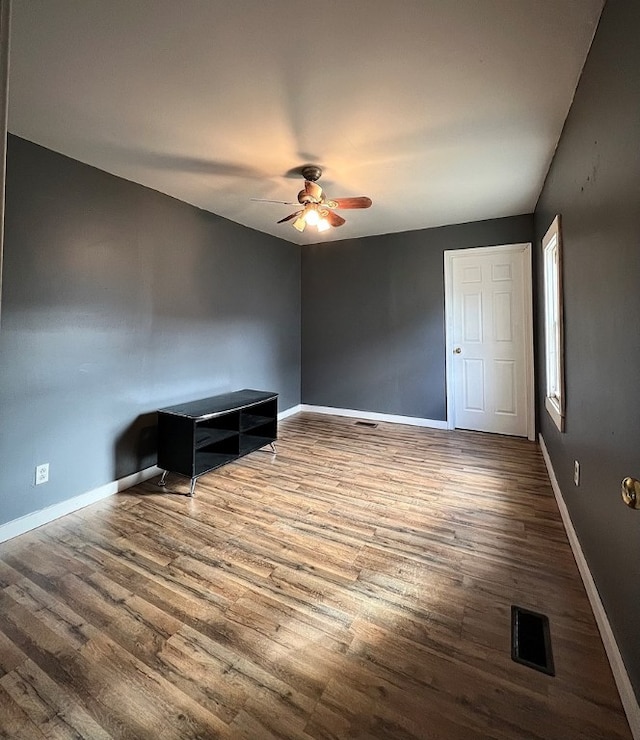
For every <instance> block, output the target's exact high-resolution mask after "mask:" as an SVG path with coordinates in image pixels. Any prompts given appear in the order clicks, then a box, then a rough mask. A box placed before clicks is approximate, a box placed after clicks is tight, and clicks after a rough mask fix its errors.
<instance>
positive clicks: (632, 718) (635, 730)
mask: <svg viewBox="0 0 640 740" xmlns="http://www.w3.org/2000/svg"><path fill="white" fill-rule="evenodd" d="M539 439H540V448H541V449H542V456H543V457H544V462H545V464H546V466H547V472H548V473H549V479H550V480H551V487H552V488H553V493H554V495H555V497H556V501H557V503H558V509H560V516H561V517H562V522H563V524H564V528H565V529H566V531H567V537H568V538H569V544H570V545H571V549H572V551H573V556H574V558H575V560H576V564H577V565H578V570H579V571H580V575H581V576H582V582H583V583H584V587H585V590H586V592H587V596H588V597H589V602H590V603H591V608H592V609H593V615H594V617H595V619H596V624H597V625H598V629H599V630H600V637H601V638H602V642H603V644H604V649H605V651H606V653H607V657H608V658H609V663H610V665H611V670H612V672H613V677H614V679H615V682H616V686H617V687H618V692H619V693H620V700H621V701H622V706H623V707H624V711H625V713H626V715H627V720H628V722H629V727H630V728H631V734H632V735H633V737H634V740H640V704H638V699H637V698H636V695H635V692H634V690H633V686H632V685H631V681H630V680H629V674H628V673H627V669H626V668H625V665H624V661H623V659H622V655H621V654H620V649H619V648H618V644H617V643H616V638H615V637H614V635H613V631H612V629H611V625H610V624H609V618H608V617H607V612H606V611H605V609H604V605H603V603H602V600H601V599H600V594H599V593H598V587H597V586H596V583H595V581H594V580H593V576H592V575H591V571H590V570H589V565H588V564H587V561H586V558H585V556H584V553H583V552H582V547H581V546H580V540H578V536H577V534H576V531H575V529H574V528H573V523H572V521H571V517H570V516H569V510H568V509H567V505H566V504H565V502H564V498H563V496H562V491H561V490H560V486H559V484H558V479H557V478H556V474H555V471H554V469H553V465H552V463H551V458H550V457H549V452H548V450H547V446H546V445H545V443H544V437H543V436H542V434H540V435H539Z"/></svg>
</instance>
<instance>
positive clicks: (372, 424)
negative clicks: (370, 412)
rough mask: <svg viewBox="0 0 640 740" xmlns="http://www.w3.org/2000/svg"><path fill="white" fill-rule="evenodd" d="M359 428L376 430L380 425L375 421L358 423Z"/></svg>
mask: <svg viewBox="0 0 640 740" xmlns="http://www.w3.org/2000/svg"><path fill="white" fill-rule="evenodd" d="M356 426H357V427H367V429H375V428H376V427H377V426H378V425H377V424H376V423H375V422H373V421H356Z"/></svg>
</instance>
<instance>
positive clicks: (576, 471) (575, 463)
mask: <svg viewBox="0 0 640 740" xmlns="http://www.w3.org/2000/svg"><path fill="white" fill-rule="evenodd" d="M573 482H574V483H575V484H576V486H579V485H580V463H579V462H578V461H577V460H574V461H573Z"/></svg>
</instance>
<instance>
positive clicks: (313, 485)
mask: <svg viewBox="0 0 640 740" xmlns="http://www.w3.org/2000/svg"><path fill="white" fill-rule="evenodd" d="M169 488H170V489H172V490H174V491H181V492H186V491H187V490H188V483H187V482H186V481H184V480H180V479H179V478H176V477H174V476H170V477H169ZM511 604H518V605H520V606H523V607H525V608H530V609H533V610H535V611H541V612H544V613H545V614H547V615H548V616H549V619H550V625H551V636H552V641H553V652H554V659H555V666H556V676H555V677H550V676H547V675H544V674H542V673H540V672H537V671H534V670H532V669H530V668H527V667H525V666H522V665H519V664H516V663H514V662H513V661H512V660H511V657H510V607H511ZM0 734H1V736H2V737H8V738H12V739H13V738H28V740H36V739H38V738H90V739H91V740H94V739H95V740H97V739H99V738H154V739H158V738H163V739H164V738H247V739H248V740H263V739H264V740H266V739H268V738H291V739H301V740H302V739H306V740H309V739H310V738H327V739H328V738H345V739H346V738H369V739H372V738H384V739H385V740H386V739H391V740H396V739H397V740H415V739H416V738H421V739H427V738H428V739H429V740H433V739H436V738H443V739H445V740H450V739H458V738H460V739H462V738H464V740H471V739H473V738H500V739H503V740H520V739H525V738H532V739H534V738H537V739H539V740H555V739H557V740H578V739H582V738H586V739H591V738H602V739H603V740H604V739H605V738H606V740H616V739H623V738H624V739H625V740H628V739H629V738H630V737H631V735H630V732H629V729H628V726H627V723H626V720H625V718H624V715H623V712H622V709H621V706H620V701H619V698H618V695H617V693H616V690H615V686H614V683H613V679H612V676H611V671H610V669H609V666H608V663H607V661H606V658H605V654H604V650H603V647H602V644H601V642H600V638H599V635H598V632H597V628H596V625H595V622H594V619H593V615H592V613H591V611H590V607H589V604H588V601H587V598H586V595H585V592H584V589H583V587H582V583H581V581H580V577H579V575H578V571H577V568H576V565H575V563H574V560H573V556H572V554H571V551H570V548H569V545H568V542H567V539H566V536H565V533H564V529H563V526H562V523H561V520H560V517H559V514H558V511H557V507H556V504H555V501H554V498H553V494H552V492H551V488H550V485H549V481H548V478H547V476H546V472H545V469H544V464H543V461H542V458H541V455H540V452H539V449H538V447H537V445H535V444H534V443H532V442H528V441H526V440H521V439H507V438H500V437H495V436H492V435H485V434H478V433H471V432H443V431H435V430H429V429H420V428H415V427H405V426H398V425H390V424H379V425H378V427H377V428H376V429H368V428H360V427H357V426H355V425H354V421H353V420H352V419H344V418H338V417H326V416H319V415H313V414H301V415H299V416H296V417H292V418H290V419H288V420H287V421H285V422H283V423H282V424H281V427H280V440H279V442H278V455H277V456H275V457H274V456H272V455H270V454H268V453H266V452H258V453H255V454H252V455H250V456H249V457H247V458H243V459H242V460H240V461H238V462H236V463H234V464H231V465H228V466H226V467H224V468H221V469H220V470H218V471H216V472H214V473H212V474H210V475H208V476H206V477H204V478H202V479H200V481H199V483H198V485H197V488H196V498H195V499H189V498H187V497H184V496H177V495H169V494H163V493H160V492H159V490H158V488H157V487H156V486H155V485H153V484H152V483H148V484H144V485H141V486H137V487H136V488H133V489H130V490H129V491H127V492H125V493H124V494H120V495H118V496H114V497H111V498H110V499H107V500H105V501H104V502H101V503H100V504H96V505H94V506H91V507H89V508H86V509H83V510H82V511H79V512H77V513H75V514H71V515H69V516H66V517H64V518H63V519H59V520H58V521H56V522H52V523H51V524H48V525H46V526H44V527H41V528H40V529H38V530H36V531H33V532H31V533H29V534H27V535H23V536H21V537H18V538H16V539H14V540H12V541H10V542H6V543H4V544H2V545H0Z"/></svg>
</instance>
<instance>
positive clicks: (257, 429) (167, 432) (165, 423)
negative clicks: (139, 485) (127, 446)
mask: <svg viewBox="0 0 640 740" xmlns="http://www.w3.org/2000/svg"><path fill="white" fill-rule="evenodd" d="M277 437H278V394H277V393H268V392H266V391H254V390H249V389H245V390H242V391H235V392H234V393H224V394H223V395H221V396H212V397H211V398H203V399H201V400H199V401H190V402H189V403H182V404H178V405H177V406H168V407H167V408H164V409H158V467H160V468H162V469H163V471H164V472H163V474H162V478H160V481H159V482H158V485H159V486H164V485H165V481H166V479H167V474H168V473H177V474H179V475H184V476H186V477H187V478H191V487H190V489H189V495H190V496H193V494H194V491H195V486H196V481H197V480H198V478H199V477H200V476H201V475H204V474H205V473H210V472H211V471H212V470H215V469H216V468H219V467H220V466H221V465H225V464H226V463H228V462H231V461H232V460H237V459H238V458H239V457H242V456H243V455H247V454H248V453H249V452H253V451H254V450H259V449H260V448H262V447H265V446H266V445H271V449H272V450H273V452H275V451H276V448H275V441H276V439H277Z"/></svg>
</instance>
